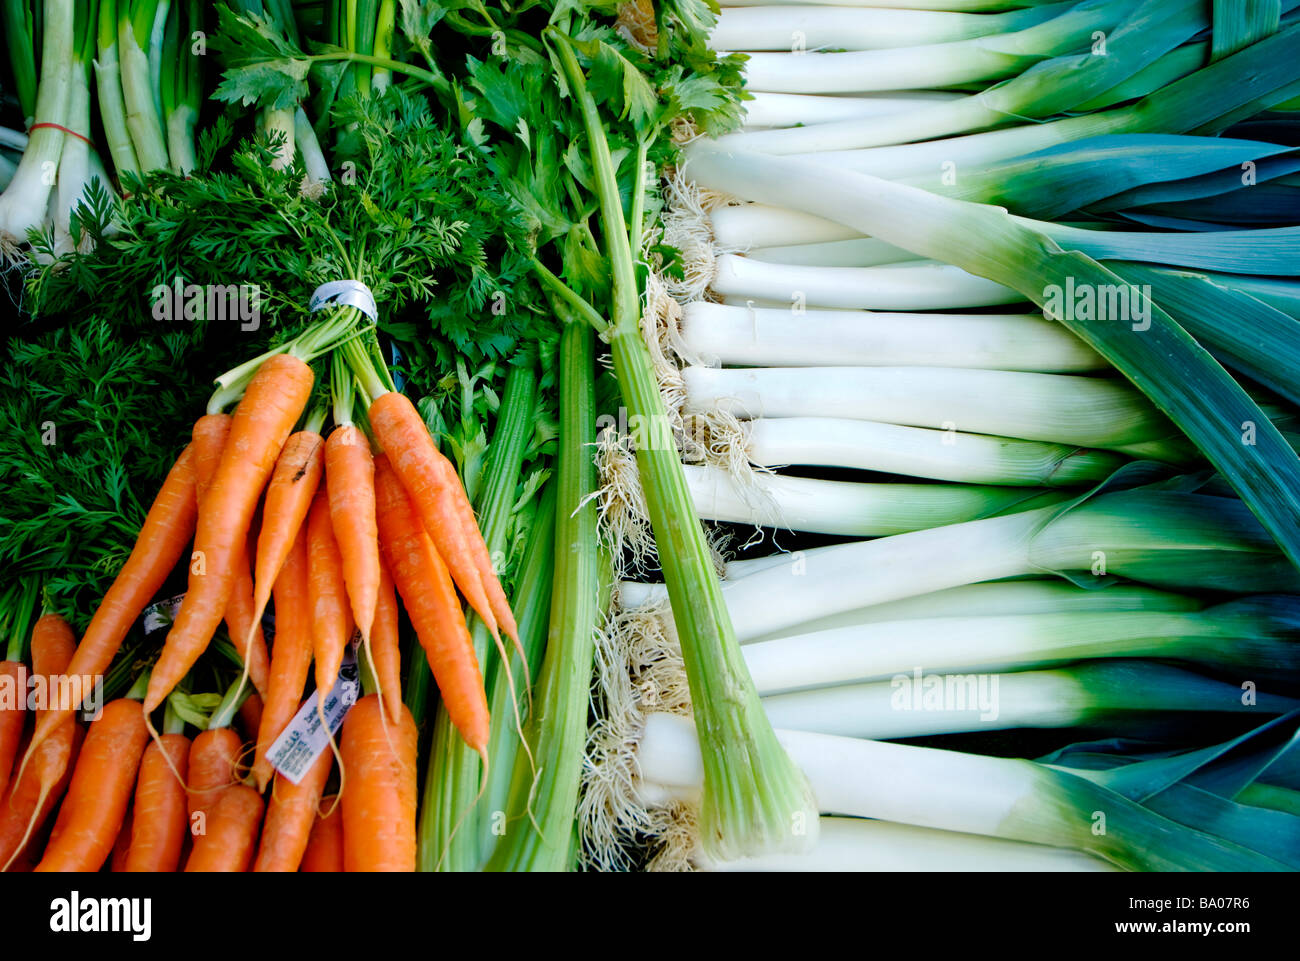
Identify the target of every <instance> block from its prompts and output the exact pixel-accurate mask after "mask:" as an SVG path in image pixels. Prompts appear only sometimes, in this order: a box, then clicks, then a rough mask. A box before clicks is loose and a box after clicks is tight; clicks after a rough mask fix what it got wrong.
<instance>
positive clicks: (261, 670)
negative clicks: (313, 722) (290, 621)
mask: <svg viewBox="0 0 1300 961" xmlns="http://www.w3.org/2000/svg"><path fill="white" fill-rule="evenodd" d="M233 422H234V418H233V417H231V416H230V415H229V414H204V415H203V416H202V417H200V418H199V419H198V420H197V421H195V423H194V431H193V434H192V440H191V446H192V447H193V448H194V455H195V456H194V486H195V490H196V492H197V494H198V498H199V516H200V517H202V516H203V502H204V500H205V499H206V497H207V493H208V488H209V487H211V486H212V480H213V478H214V477H215V476H216V473H217V468H218V466H220V464H221V455H222V452H223V451H224V450H225V447H226V442H227V441H228V440H229V439H230V427H231V424H232V423H233ZM234 572H235V575H234V576H235V581H234V589H233V590H232V591H231V593H230V600H229V602H228V603H227V604H226V614H225V617H226V627H227V628H228V629H229V631H230V639H231V640H232V641H234V642H235V649H236V650H238V651H239V656H240V657H242V658H243V659H244V662H245V663H246V664H247V665H248V677H249V680H251V681H252V682H253V687H255V688H256V689H257V690H258V691H265V690H266V675H267V673H268V671H269V670H270V667H269V661H270V659H269V657H268V655H267V653H266V639H265V638H264V637H263V636H262V625H261V623H260V615H255V614H254V600H253V576H252V573H251V572H250V570H249V566H248V544H247V540H246V539H245V541H244V543H243V546H242V547H240V548H239V549H238V550H237V553H236V556H235V560H234ZM181 606H182V607H184V604H182V605H181ZM245 703H247V702H245Z"/></svg>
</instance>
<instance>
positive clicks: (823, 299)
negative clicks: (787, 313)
mask: <svg viewBox="0 0 1300 961" xmlns="http://www.w3.org/2000/svg"><path fill="white" fill-rule="evenodd" d="M712 287H713V290H714V292H715V293H719V294H731V295H737V296H741V297H754V298H758V299H764V300H773V301H785V302H786V303H790V304H797V305H799V306H810V307H847V308H870V309H873V310H947V309H953V308H958V309H960V308H966V307H989V306H995V305H999V304H1017V303H1022V302H1023V301H1024V299H1025V298H1024V295H1023V294H1020V293H1017V292H1016V291H1015V290H1012V289H1011V288H1010V287H1008V286H1006V285H1004V284H999V283H995V282H992V281H988V280H985V279H984V278H982V277H977V276H974V275H973V274H970V273H968V272H966V271H965V270H962V269H960V268H958V267H952V266H949V265H948V264H941V263H936V262H934V261H924V260H917V261H910V262H908V263H902V264H892V265H887V266H882V267H864V268H854V267H787V266H785V265H782V264H767V263H762V262H760V261H756V260H752V259H750V258H749V257H737V256H736V255H734V254H723V255H722V256H721V257H719V258H718V261H717V266H716V273H715V274H714V277H713V284H712Z"/></svg>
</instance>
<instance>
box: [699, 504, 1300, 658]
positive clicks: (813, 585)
mask: <svg viewBox="0 0 1300 961" xmlns="http://www.w3.org/2000/svg"><path fill="white" fill-rule="evenodd" d="M1058 511H1059V509H1058V508H1054V507H1045V508H1039V509H1035V510H1030V511H1024V512H1022V513H1018V514H1011V515H1008V516H1004V517H991V518H987V519H984V520H977V521H969V522H967V523H964V524H954V525H952V526H950V527H939V528H933V529H930V530H924V531H914V532H911V533H907V534H898V535H895V536H893V537H883V538H877V539H875V540H870V541H856V542H853V543H850V544H842V545H839V546H837V547H834V548H831V549H827V550H825V551H822V552H819V553H816V554H814V553H812V552H804V553H805V555H806V556H804V557H803V558H802V559H801V563H800V564H799V565H797V567H796V566H789V567H774V568H770V569H768V570H764V571H760V572H758V573H756V574H753V575H751V576H749V577H744V578H741V579H739V580H736V581H726V582H724V583H723V585H722V592H723V596H724V597H725V598H726V600H727V607H728V610H729V611H730V612H731V617H732V620H733V622H734V624H735V628H736V636H737V637H738V638H740V639H741V640H742V641H750V640H753V639H754V638H758V637H762V636H764V635H770V634H773V633H775V632H777V631H782V630H784V629H786V628H790V627H793V626H796V625H800V624H804V623H807V622H808V621H812V620H814V619H815V618H823V617H829V616H832V615H835V614H841V613H844V612H847V611H853V610H859V609H861V608H865V607H870V606H872V605H874V604H881V603H884V602H886V601H896V600H901V599H903V598H908V597H916V596H918V595H921V594H927V593H930V592H933V591H940V590H945V589H947V588H953V587H959V586H961V585H964V584H974V583H977V582H979V581H992V580H1001V579H1004V578H1009V577H1022V576H1025V575H1029V574H1034V575H1040V576H1041V574H1042V573H1043V572H1045V571H1067V570H1073V571H1091V572H1095V576H1097V577H1100V576H1102V575H1103V574H1114V575H1119V576H1125V577H1131V578H1133V579H1135V580H1140V581H1143V582H1145V583H1147V584H1150V585H1153V586H1156V587H1173V588H1175V589H1181V590H1189V591H1190V590H1194V589H1196V588H1198V587H1201V588H1205V589H1210V590H1236V591H1296V590H1297V589H1300V577H1297V575H1296V573H1295V571H1294V570H1293V569H1291V568H1290V567H1289V566H1288V565H1287V563H1286V561H1285V559H1284V558H1283V557H1282V555H1281V554H1280V553H1278V552H1277V550H1276V548H1275V547H1274V545H1273V544H1272V542H1271V540H1270V539H1269V537H1268V535H1267V534H1265V533H1264V531H1263V530H1262V529H1261V528H1260V526H1259V523H1258V522H1257V521H1256V520H1255V519H1254V517H1253V516H1252V515H1251V514H1250V512H1249V511H1248V510H1247V509H1246V508H1245V506H1244V505H1243V504H1242V503H1241V502H1240V501H1237V500H1235V499H1232V498H1224V497H1210V496H1206V495H1200V494H1183V493H1175V492H1171V491H1152V490H1134V491H1119V492H1115V493H1109V494H1102V495H1099V496H1097V497H1095V498H1093V499H1092V500H1090V501H1088V502H1086V503H1084V504H1082V505H1080V506H1078V507H1075V508H1073V509H1072V510H1069V511H1067V512H1065V513H1064V514H1059V516H1058ZM940 559H941V560H942V562H941V563H940ZM795 588H797V590H796V589H795Z"/></svg>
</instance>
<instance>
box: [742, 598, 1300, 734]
mask: <svg viewBox="0 0 1300 961" xmlns="http://www.w3.org/2000/svg"><path fill="white" fill-rule="evenodd" d="M1296 606H1297V601H1296V599H1295V598H1293V597H1288V596H1285V595H1281V596H1277V597H1263V598H1260V599H1248V600H1242V601H1232V602H1229V603H1227V604H1223V605H1219V606H1217V607H1213V608H1209V609H1207V610H1205V611H1189V612H1180V611H1169V612H1161V611H1127V612H1125V611H1102V612H1095V613H1085V612H1069V613H1052V614H1013V615H1005V616H996V615H977V616H968V617H961V616H956V617H940V618H925V617H921V618H913V619H911V620H906V621H898V622H889V621H883V622H879V623H872V624H859V625H856V626H852V627H843V628H832V629H830V630H825V631H817V632H815V633H812V634H801V635H794V636H790V637H784V638H780V639H778V640H772V641H761V642H755V643H752V644H747V645H745V647H744V653H745V663H746V664H747V665H748V667H749V670H750V673H751V674H752V675H753V678H754V684H755V686H756V687H757V688H758V690H759V693H760V694H763V695H767V694H779V693H783V692H786V691H797V690H802V689H805V688H813V687H825V686H829V685H841V684H850V683H859V682H862V681H875V680H882V679H887V678H890V677H893V676H895V675H899V674H903V675H906V674H908V673H910V672H911V671H912V669H913V668H914V667H917V666H918V665H919V666H920V667H921V668H924V669H925V671H927V672H936V673H965V672H970V671H986V672H987V671H993V672H1000V671H1014V670H1023V669H1026V668H1030V667H1043V666H1050V665H1056V664H1064V663H1066V662H1069V661H1074V660H1082V659H1085V658H1107V657H1138V658H1141V657H1159V658H1167V659H1171V660H1177V661H1184V662H1189V663H1194V664H1206V665H1210V666H1212V667H1216V668H1220V669H1223V670H1225V671H1233V672H1235V673H1242V672H1244V676H1246V677H1257V676H1260V675H1261V674H1262V675H1263V676H1281V677H1284V678H1286V679H1288V680H1289V681H1290V680H1294V679H1295V678H1296V677H1297V676H1300V673H1298V669H1300V651H1297V648H1296V644H1295V639H1296V629H1297V619H1296ZM917 686H918V687H919V686H920V685H919V684H918V685H917ZM1236 694H1237V698H1238V702H1240V695H1241V689H1240V688H1237V692H1236ZM908 736H910V735H908Z"/></svg>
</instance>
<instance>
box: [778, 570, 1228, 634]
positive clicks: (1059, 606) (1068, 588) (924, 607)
mask: <svg viewBox="0 0 1300 961" xmlns="http://www.w3.org/2000/svg"><path fill="white" fill-rule="evenodd" d="M801 553H802V554H807V553H811V552H801ZM789 563H790V562H787V566H788V564H789ZM755 573H756V572H755ZM1203 606H1204V604H1203V603H1202V602H1201V601H1199V600H1197V599H1196V598H1194V597H1187V596H1186V595H1183V594H1174V593H1171V592H1169V591H1160V590H1156V589H1155V588H1151V587H1143V586H1141V585H1139V584H1112V585H1111V586H1109V587H1107V588H1105V589H1104V590H1088V589H1086V588H1081V587H1076V586H1075V585H1073V584H1070V583H1068V582H1066V581H1059V580H1052V581H1047V580H1023V581H992V582H989V583H983V584H965V585H963V586H961V587H951V588H948V589H947V590H943V591H935V592H934V593H931V594H922V595H920V596H919V597H905V598H903V599H902V600H897V601H887V602H885V603H883V604H873V605H871V606H870V607H863V608H859V609H857V610H853V611H845V612H843V613H840V614H831V615H828V616H826V617H817V618H814V619H812V620H811V621H807V622H805V623H803V624H797V625H795V626H793V627H790V628H786V629H785V630H784V631H777V632H775V633H773V634H767V635H763V636H762V637H757V638H754V641H755V642H757V641H767V640H775V639H776V638H778V637H789V636H792V635H794V634H812V633H816V632H819V631H829V630H834V629H836V628H842V627H855V626H858V625H862V624H879V623H881V622H884V621H901V620H908V619H911V618H921V617H976V616H980V617H991V616H998V615H1021V614H1054V613H1069V612H1083V613H1087V612H1092V613H1099V612H1106V611H1112V612H1121V611H1197V610H1200V609H1201V608H1202V607H1203Z"/></svg>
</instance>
